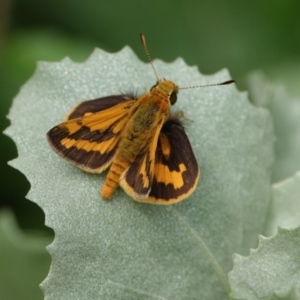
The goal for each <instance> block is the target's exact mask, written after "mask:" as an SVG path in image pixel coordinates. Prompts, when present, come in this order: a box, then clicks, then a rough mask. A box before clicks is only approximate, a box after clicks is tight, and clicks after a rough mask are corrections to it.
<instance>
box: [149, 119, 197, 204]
mask: <svg viewBox="0 0 300 300" xmlns="http://www.w3.org/2000/svg"><path fill="white" fill-rule="evenodd" d="M199 177H200V169H199V166H198V163H197V160H196V158H195V155H194V153H193V149H192V147H191V144H190V142H189V139H188V137H187V135H186V133H185V131H184V128H183V126H182V124H181V122H180V120H179V119H177V118H175V117H174V118H171V119H169V120H168V121H167V122H166V123H165V124H164V126H163V128H162V131H161V134H160V136H159V142H158V144H157V148H156V156H155V169H154V178H153V181H152V186H151V191H150V194H149V197H148V198H147V201H146V202H150V203H155V204H164V205H167V204H173V203H177V202H179V201H181V200H183V199H185V198H187V197H188V196H189V195H190V194H191V193H192V192H193V191H194V190H195V189H196V186H197V183H198V180H199Z"/></svg>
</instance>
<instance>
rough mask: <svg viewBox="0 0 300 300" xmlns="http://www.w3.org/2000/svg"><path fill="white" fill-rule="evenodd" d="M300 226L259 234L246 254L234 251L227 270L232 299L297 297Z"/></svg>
mask: <svg viewBox="0 0 300 300" xmlns="http://www.w3.org/2000/svg"><path fill="white" fill-rule="evenodd" d="M299 249H300V227H298V228H296V229H293V230H287V229H283V228H279V229H278V233H277V234H276V235H275V236H272V237H269V238H265V237H263V236H260V239H259V246H258V248H257V249H255V250H251V254H250V256H249V257H242V256H239V255H235V257H234V268H233V271H231V272H230V273H229V280H230V283H231V286H232V296H233V298H234V299H249V300H259V299H282V298H283V299H300V298H299V291H300V257H299Z"/></svg>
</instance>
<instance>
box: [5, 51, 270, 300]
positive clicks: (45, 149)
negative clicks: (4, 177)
mask: <svg viewBox="0 0 300 300" xmlns="http://www.w3.org/2000/svg"><path fill="white" fill-rule="evenodd" d="M154 65H155V67H156V69H157V72H158V74H159V76H161V77H162V78H163V77H164V78H168V79H170V80H173V81H174V82H176V83H177V84H178V85H179V86H182V87H185V86H194V85H199V84H209V83H216V82H220V81H224V80H228V79H230V75H229V74H228V72H227V71H226V70H223V71H221V72H219V73H217V74H215V75H213V76H203V75H201V74H199V72H198V70H197V68H196V67H189V66H187V65H186V64H185V63H184V61H183V60H182V59H177V60H176V61H174V62H173V63H171V64H167V63H163V62H161V61H158V60H155V61H154ZM154 83H155V77H154V74H153V71H152V70H151V67H150V66H149V64H145V63H143V62H140V61H139V60H138V59H137V57H136V56H135V54H134V53H133V52H132V51H131V50H130V49H129V48H128V47H125V48H124V49H123V50H122V51H120V52H118V53H115V54H109V53H106V52H104V51H102V50H95V52H94V53H93V54H92V55H91V57H90V58H89V59H88V60H87V61H86V62H85V63H80V64H78V63H74V62H72V61H70V60H69V59H65V60H63V61H61V62H58V63H44V62H43V63H39V64H38V67H37V70H36V72H35V74H34V75H33V77H32V78H31V79H30V80H29V81H28V82H27V83H26V84H25V85H24V86H23V87H22V89H21V91H20V93H19V94H18V95H17V97H16V98H15V100H14V103H13V106H12V108H11V111H10V113H9V119H10V120H11V124H12V125H11V126H10V127H9V128H8V129H7V131H6V133H7V134H8V135H9V136H11V137H12V138H13V140H14V141H15V142H16V144H17V148H18V153H19V157H18V158H17V159H15V160H14V161H13V162H11V164H12V166H14V167H15V168H17V169H19V170H21V171H22V172H23V173H24V174H25V175H26V176H27V178H28V180H29V181H30V183H31V190H30V192H29V194H28V198H29V199H30V200H32V201H34V202H36V203H37V204H38V205H39V206H40V207H41V208H42V209H43V210H44V212H45V214H46V225H47V226H49V227H51V228H53V229H54V231H55V240H54V242H53V243H52V244H51V245H50V246H49V247H48V250H49V252H50V254H51V257H52V266H51V269H50V273H49V275H48V277H47V278H46V280H45V281H44V282H43V283H42V289H43V291H44V293H45V298H46V299H47V300H50V299H55V300H57V299H227V298H228V297H229V295H230V285H229V281H228V278H227V272H228V271H229V270H231V269H232V254H233V253H234V252H237V253H240V254H246V253H247V251H248V249H249V248H250V247H254V246H256V243H257V235H258V234H259V233H261V232H262V231H263V228H264V222H265V219H266V214H267V210H268V206H269V202H270V197H271V193H270V168H271V164H272V162H273V141H274V136H273V129H272V122H271V118H270V114H269V112H268V111H267V110H265V109H263V108H257V107H254V106H253V105H252V104H250V103H249V101H248V98H247V94H246V93H241V92H239V91H238V90H237V89H236V87H235V86H234V85H229V86H219V87H207V88H202V89H200V88H197V89H189V90H182V91H180V93H179V96H178V100H177V103H176V104H175V106H174V108H173V109H174V110H183V111H184V113H185V116H186V117H187V118H188V119H189V120H190V121H189V120H186V121H185V127H186V130H187V134H188V136H189V139H190V141H191V144H192V147H193V150H194V152H195V155H196V158H197V160H198V162H199V165H200V168H201V179H200V183H199V185H198V187H197V189H196V191H195V192H194V193H193V194H192V195H191V196H190V197H189V198H188V199H186V200H184V201H183V202H180V203H178V204H176V205H172V206H169V207H163V206H155V205H150V204H141V203H138V202H135V201H133V200H132V199H131V198H130V197H128V196H127V195H126V194H125V193H124V191H123V190H122V189H118V190H117V191H116V193H115V194H114V196H113V200H112V201H109V202H107V201H105V200H103V199H101V198H100V196H99V190H100V188H101V186H102V185H103V181H104V178H105V174H104V175H103V174H101V175H93V174H87V173H84V172H82V171H80V170H79V169H77V168H76V167H74V166H72V165H70V164H68V163H67V162H65V161H64V160H62V159H60V158H59V157H58V156H57V155H56V154H54V153H53V152H52V150H51V149H50V147H49V146H48V144H47V141H46V138H45V134H46V132H47V131H48V130H49V129H50V128H52V127H53V126H54V125H57V124H58V123H60V122H62V120H63V118H64V116H65V115H66V114H67V113H68V112H69V110H70V109H72V108H73V107H74V105H76V104H78V103H79V102H81V101H83V100H87V99H93V98H97V97H101V96H106V95H112V94H118V93H126V92H128V91H134V92H136V91H137V92H140V93H144V92H145V91H146V90H148V89H149V88H150V87H151V86H152V85H153V84H154Z"/></svg>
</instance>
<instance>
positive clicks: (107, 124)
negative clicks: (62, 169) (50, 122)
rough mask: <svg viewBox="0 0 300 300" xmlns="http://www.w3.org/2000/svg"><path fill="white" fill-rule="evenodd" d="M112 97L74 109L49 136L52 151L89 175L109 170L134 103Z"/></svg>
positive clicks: (89, 102) (88, 102)
mask: <svg viewBox="0 0 300 300" xmlns="http://www.w3.org/2000/svg"><path fill="white" fill-rule="evenodd" d="M113 97H114V98H112V97H105V98H100V99H96V100H91V101H85V102H83V103H81V104H79V105H78V106H77V107H75V108H74V109H73V110H72V112H71V113H70V114H69V116H68V121H66V122H64V123H62V124H60V125H58V126H55V127H54V128H52V129H51V130H50V131H49V132H48V133H47V138H48V141H49V144H50V146H51V147H52V148H53V150H54V151H55V152H56V153H58V154H59V155H60V156H62V157H63V158H65V159H66V160H68V161H69V162H71V163H72V164H74V165H76V166H77V167H79V168H81V169H83V170H85V171H87V172H92V173H100V172H102V171H103V170H104V169H106V168H107V167H108V166H109V165H110V164H111V161H112V159H113V156H114V154H115V152H116V149H117V145H118V142H119V139H120V133H121V131H122V129H123V128H124V127H125V124H126V122H127V114H128V111H129V109H130V108H131V106H132V105H133V104H134V103H135V100H128V99H124V96H119V98H118V97H117V96H113ZM108 100H112V102H113V103H114V105H113V106H111V105H110V104H111V103H110V101H108ZM102 101H104V102H103V103H101V102H102ZM105 103H106V104H105ZM99 110H100V111H99ZM75 116H76V117H77V118H75V119H74V118H73V117H75ZM78 116H79V117H78Z"/></svg>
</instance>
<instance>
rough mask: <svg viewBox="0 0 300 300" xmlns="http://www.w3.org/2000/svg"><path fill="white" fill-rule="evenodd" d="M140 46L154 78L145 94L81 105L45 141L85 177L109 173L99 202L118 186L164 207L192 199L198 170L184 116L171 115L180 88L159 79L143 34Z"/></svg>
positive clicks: (105, 99)
mask: <svg viewBox="0 0 300 300" xmlns="http://www.w3.org/2000/svg"><path fill="white" fill-rule="evenodd" d="M141 41H142V44H143V47H144V49H145V52H146V54H147V57H148V59H149V62H150V63H151V65H152V68H153V70H154V73H155V76H156V78H157V82H156V84H155V85H154V86H152V88H151V89H150V90H149V92H147V93H145V94H143V95H141V96H140V97H134V96H132V95H112V96H107V97H102V98H98V99H94V100H88V101H84V102H82V103H80V104H78V105H77V106H76V107H75V108H73V110H72V111H71V112H70V113H69V114H68V115H67V117H66V119H65V122H63V123H61V124H59V125H57V126H55V127H53V128H52V129H51V130H50V131H49V132H48V133H47V139H48V142H49V144H50V146H51V147H52V149H53V150H54V151H55V152H56V153H57V154H58V155H60V156H61V157H63V158H64V159H66V160H67V161H69V162H70V163H72V164H74V165H75V166H77V167H78V168H80V169H82V170H84V171H86V172H91V173H101V172H102V171H104V170H106V169H108V168H109V170H108V173H107V176H106V179H105V182H104V186H103V188H102V191H101V196H102V197H103V198H105V199H110V198H111V197H112V195H113V193H114V191H115V190H116V189H117V188H118V186H119V185H120V186H121V187H122V188H123V189H124V191H125V192H126V193H127V194H128V195H129V196H131V197H132V198H133V199H134V200H136V201H139V202H143V203H151V204H163V205H168V204H173V203H177V202H179V201H181V200H183V199H185V198H187V197H188V196H189V195H191V193H192V192H193V191H194V190H195V189H196V186H197V183H198V181H199V177H200V169H199V166H198V163H197V160H196V158H195V155H194V153H193V150H192V147H191V144H190V142H189V139H188V137H187V135H186V133H185V131H184V127H183V125H182V121H181V119H182V117H183V112H177V113H175V114H171V112H170V109H171V106H172V105H174V104H175V103H176V100H177V94H178V91H179V89H180V88H179V87H178V85H176V84H175V83H174V82H172V81H170V80H167V79H162V80H161V79H159V77H158V76H157V73H156V71H155V69H154V67H153V64H152V61H151V58H150V55H149V52H148V48H147V45H146V39H145V36H144V35H143V34H141ZM232 82H234V81H233V80H228V81H225V82H222V83H218V84H215V85H224V84H229V83H232Z"/></svg>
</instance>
